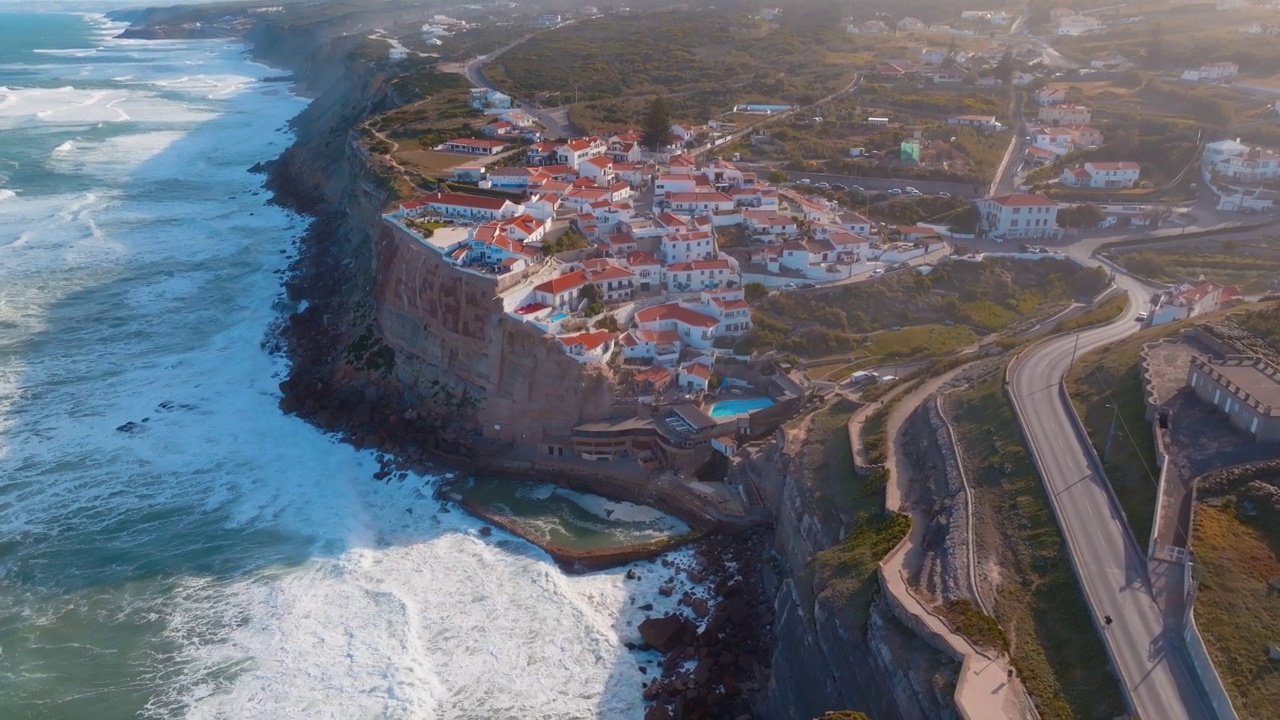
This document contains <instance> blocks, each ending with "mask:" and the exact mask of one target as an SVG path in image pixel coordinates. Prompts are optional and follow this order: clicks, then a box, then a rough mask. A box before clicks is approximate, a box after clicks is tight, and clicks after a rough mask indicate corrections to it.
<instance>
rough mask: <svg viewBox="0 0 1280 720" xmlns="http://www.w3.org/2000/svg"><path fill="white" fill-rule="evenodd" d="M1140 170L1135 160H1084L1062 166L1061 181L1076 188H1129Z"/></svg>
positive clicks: (1135, 181)
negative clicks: (1076, 163) (1065, 166)
mask: <svg viewBox="0 0 1280 720" xmlns="http://www.w3.org/2000/svg"><path fill="white" fill-rule="evenodd" d="M1140 172H1141V168H1140V167H1138V163H1136V162H1129V161H1122V162H1086V163H1080V164H1078V165H1074V166H1072V167H1069V168H1063V170H1062V178H1061V182H1062V184H1063V185H1066V186H1067V187H1076V188H1129V187H1133V186H1134V184H1135V183H1137V182H1138V174H1139V173H1140Z"/></svg>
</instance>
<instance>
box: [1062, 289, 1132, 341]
mask: <svg viewBox="0 0 1280 720" xmlns="http://www.w3.org/2000/svg"><path fill="white" fill-rule="evenodd" d="M1127 307H1129V295H1128V294H1127V293H1126V294H1123V295H1117V296H1116V297H1113V298H1111V299H1110V300H1108V301H1106V302H1104V303H1102V304H1101V305H1099V306H1098V307H1096V308H1093V309H1092V310H1088V311H1086V312H1083V313H1080V314H1079V315H1076V316H1075V317H1071V318H1067V319H1065V320H1059V321H1058V324H1056V325H1054V326H1053V332H1055V333H1060V332H1067V331H1070V330H1079V329H1080V328H1087V327H1092V326H1094V325H1103V324H1105V323H1109V322H1111V321H1112V320H1115V319H1116V318H1118V317H1120V314H1121V313H1123V312H1124V311H1125V308H1127Z"/></svg>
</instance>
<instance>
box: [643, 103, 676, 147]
mask: <svg viewBox="0 0 1280 720" xmlns="http://www.w3.org/2000/svg"><path fill="white" fill-rule="evenodd" d="M640 132H641V133H642V134H643V135H644V146H645V147H647V148H649V149H650V150H653V151H654V152H657V151H658V149H660V148H661V147H662V146H663V145H666V144H667V137H668V136H670V135H671V112H670V111H669V110H667V101H666V99H664V98H663V97H662V96H661V95H659V96H658V97H656V98H654V99H653V102H652V103H651V104H650V105H649V110H648V111H647V112H645V114H644V120H642V121H641V122H640Z"/></svg>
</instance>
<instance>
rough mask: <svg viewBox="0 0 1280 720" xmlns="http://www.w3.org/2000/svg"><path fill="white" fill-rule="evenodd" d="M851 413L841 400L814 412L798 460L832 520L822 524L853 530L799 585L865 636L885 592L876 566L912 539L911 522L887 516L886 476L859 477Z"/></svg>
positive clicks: (826, 552)
mask: <svg viewBox="0 0 1280 720" xmlns="http://www.w3.org/2000/svg"><path fill="white" fill-rule="evenodd" d="M852 411H853V405H852V404H851V403H849V402H848V401H845V400H841V401H838V402H836V403H834V404H833V405H830V406H828V407H826V408H823V409H822V410H819V411H818V412H816V413H814V415H813V417H812V418H811V419H810V421H809V423H810V424H809V430H808V433H807V434H806V437H805V440H804V442H803V444H802V445H801V448H800V451H799V453H800V454H799V455H798V457H799V458H800V459H801V460H802V461H803V462H804V464H805V466H806V467H807V468H809V470H810V473H811V476H812V480H813V482H812V487H813V489H814V491H815V492H816V493H818V496H819V498H818V499H819V500H820V501H821V502H820V503H819V507H820V508H822V509H823V510H825V512H826V513H827V514H828V515H829V516H828V517H824V518H820V521H822V522H824V523H832V525H831V526H832V527H840V526H845V527H850V528H852V530H851V532H850V533H849V536H848V537H847V538H845V540H844V542H842V543H840V544H839V545H836V546H834V547H831V548H828V549H826V550H823V551H822V552H819V553H818V554H816V555H814V556H813V560H812V561H811V562H810V563H809V565H807V566H806V567H805V568H804V570H803V571H801V572H800V574H799V576H798V577H797V578H796V586H797V588H799V589H801V590H802V591H806V592H809V591H811V592H812V593H813V595H815V596H816V598H817V601H818V602H820V603H822V604H823V606H824V607H827V608H831V609H832V610H833V611H834V612H835V613H836V614H837V615H838V617H839V618H840V620H841V621H842V622H841V624H842V626H843V628H844V629H845V631H846V632H849V633H851V634H853V635H860V634H861V632H862V629H863V628H864V627H865V625H866V621H867V612H868V610H869V609H870V607H871V602H872V600H873V599H874V598H875V595H876V593H877V592H878V591H879V589H880V583H879V582H878V581H877V579H876V567H877V565H878V564H879V562H880V559H881V558H883V557H884V556H885V555H887V554H888V553H889V551H890V550H892V549H893V547H894V546H895V545H897V544H898V543H899V542H901V541H902V539H903V538H904V537H906V536H907V532H908V531H909V530H910V527H911V521H910V520H909V519H907V517H906V516H904V515H898V514H896V513H892V514H886V513H885V509H884V486H885V481H886V479H887V477H888V476H887V474H886V472H885V471H883V470H881V471H879V472H876V473H873V474H871V475H867V476H859V475H857V474H855V473H854V471H853V451H852V448H850V446H849V435H848V421H849V416H850V414H851V413H852Z"/></svg>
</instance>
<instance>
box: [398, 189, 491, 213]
mask: <svg viewBox="0 0 1280 720" xmlns="http://www.w3.org/2000/svg"><path fill="white" fill-rule="evenodd" d="M416 202H420V205H415V206H414V207H420V206H421V205H428V204H430V205H448V206H451V207H465V208H472V209H475V210H501V209H502V208H503V207H505V206H506V204H507V203H509V202H511V201H510V200H505V199H503V198H493V197H486V196H483V195H467V194H464V193H448V192H434V193H430V194H428V195H424V196H423V197H422V198H420V200H419V201H416Z"/></svg>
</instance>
